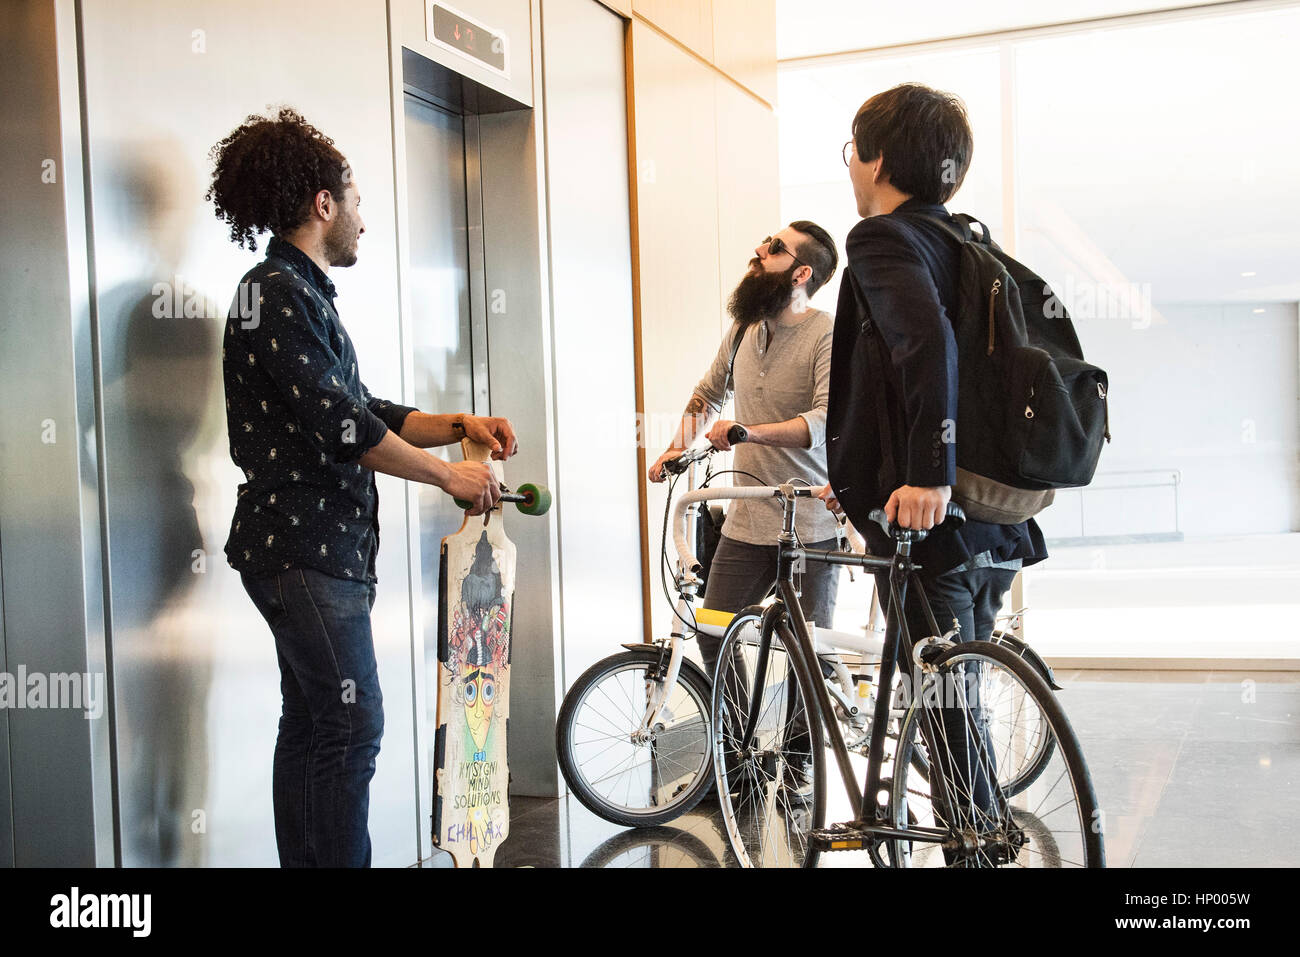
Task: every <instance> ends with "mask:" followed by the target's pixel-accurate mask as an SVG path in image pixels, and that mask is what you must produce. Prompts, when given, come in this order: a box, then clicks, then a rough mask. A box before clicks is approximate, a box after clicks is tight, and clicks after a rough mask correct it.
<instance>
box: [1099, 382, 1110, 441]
mask: <svg viewBox="0 0 1300 957" xmlns="http://www.w3.org/2000/svg"><path fill="white" fill-rule="evenodd" d="M1097 394H1098V395H1099V396H1101V414H1102V415H1104V416H1105V417H1106V421H1105V430H1106V432H1105V434H1106V441H1107V442H1110V403H1109V402H1108V401H1106V387H1105V386H1104V385H1102V384H1101V383H1100V382H1098V383H1097Z"/></svg>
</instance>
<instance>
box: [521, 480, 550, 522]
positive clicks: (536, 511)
mask: <svg viewBox="0 0 1300 957" xmlns="http://www.w3.org/2000/svg"><path fill="white" fill-rule="evenodd" d="M519 494H520V495H523V496H524V500H523V501H522V502H520V503H519V511H521V512H523V513H524V514H525V515H545V514H546V513H547V512H549V511H550V510H551V490H550V489H548V488H547V487H546V486H545V485H533V484H532V483H531V482H530V483H528V484H526V485H521V486H519Z"/></svg>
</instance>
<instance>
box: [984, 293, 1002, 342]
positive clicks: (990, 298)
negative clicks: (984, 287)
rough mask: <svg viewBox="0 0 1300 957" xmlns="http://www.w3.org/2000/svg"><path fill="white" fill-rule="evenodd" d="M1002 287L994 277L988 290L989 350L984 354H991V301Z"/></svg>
mask: <svg viewBox="0 0 1300 957" xmlns="http://www.w3.org/2000/svg"><path fill="white" fill-rule="evenodd" d="M1000 288H1002V280H1001V279H994V280H993V288H992V289H990V290H989V351H988V352H987V353H985V354H986V355H990V356H991V355H993V301H994V300H995V299H996V298H997V295H998V290H999V289H1000Z"/></svg>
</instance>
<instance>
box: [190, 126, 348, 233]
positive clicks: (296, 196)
mask: <svg viewBox="0 0 1300 957" xmlns="http://www.w3.org/2000/svg"><path fill="white" fill-rule="evenodd" d="M208 155H209V156H211V157H212V159H213V161H214V163H215V165H214V168H213V170H212V185H211V186H209V187H208V191H207V193H206V194H204V199H206V200H208V201H209V202H211V203H212V204H213V205H214V206H215V207H216V213H217V218H218V219H221V220H225V221H226V222H228V223H229V224H230V239H231V241H232V242H234V243H235V244H236V245H238V246H241V247H244V246H246V247H247V248H248V249H251V250H253V251H256V250H257V239H256V236H257V234H258V233H260V232H262V231H263V230H267V229H269V230H270V231H271V233H272V234H273V235H281V234H283V233H285V232H287V231H289V230H291V229H293V228H295V227H296V226H301V225H302V224H303V223H304V222H306V221H307V217H308V215H309V214H310V212H311V204H312V200H313V199H314V198H315V196H316V194H317V193H319V192H320V191H321V190H322V189H328V190H329V191H330V195H332V196H333V197H334V198H335V199H342V197H343V192H344V190H345V189H346V188H347V184H348V183H349V182H350V180H351V175H352V174H351V169H350V167H349V166H348V161H347V160H346V159H345V158H344V157H343V154H342V153H340V152H339V151H338V150H337V149H335V148H334V141H333V140H332V139H330V138H329V137H328V136H326V135H325V134H324V133H322V132H321V131H320V130H318V129H316V127H314V126H312V125H311V124H310V123H308V122H307V121H306V120H305V119H303V117H302V115H301V114H300V113H298V112H297V111H296V110H293V109H290V108H288V107H284V108H282V109H281V110H280V112H279V113H278V114H277V115H276V116H274V117H273V118H268V117H265V116H258V115H257V114H253V115H251V116H249V117H248V119H246V120H244V122H243V123H242V124H241V125H240V126H238V127H237V128H236V129H235V130H234V132H232V133H231V134H230V135H229V136H227V137H226V138H225V139H223V140H222V141H221V142H220V143H218V144H217V145H216V146H214V147H212V150H211V152H210V153H209V154H208Z"/></svg>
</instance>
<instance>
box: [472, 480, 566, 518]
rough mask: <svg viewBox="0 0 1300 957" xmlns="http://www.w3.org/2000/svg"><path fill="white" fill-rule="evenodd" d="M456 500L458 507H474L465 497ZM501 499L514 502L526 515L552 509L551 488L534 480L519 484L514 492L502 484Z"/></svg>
mask: <svg viewBox="0 0 1300 957" xmlns="http://www.w3.org/2000/svg"><path fill="white" fill-rule="evenodd" d="M455 501H456V507H457V508H463V509H469V508H473V505H472V504H471V503H470V502H467V501H465V500H464V499H463V498H458V499H456V500H455ZM501 501H502V502H514V503H515V507H516V508H518V509H519V511H521V512H523V513H524V514H525V515H545V514H546V513H547V512H549V511H550V510H551V490H550V489H548V488H547V487H546V486H545V485H535V484H533V483H532V482H528V483H525V484H524V485H521V486H519V491H518V492H512V491H510V489H508V488H506V486H504V485H502V486H501Z"/></svg>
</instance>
